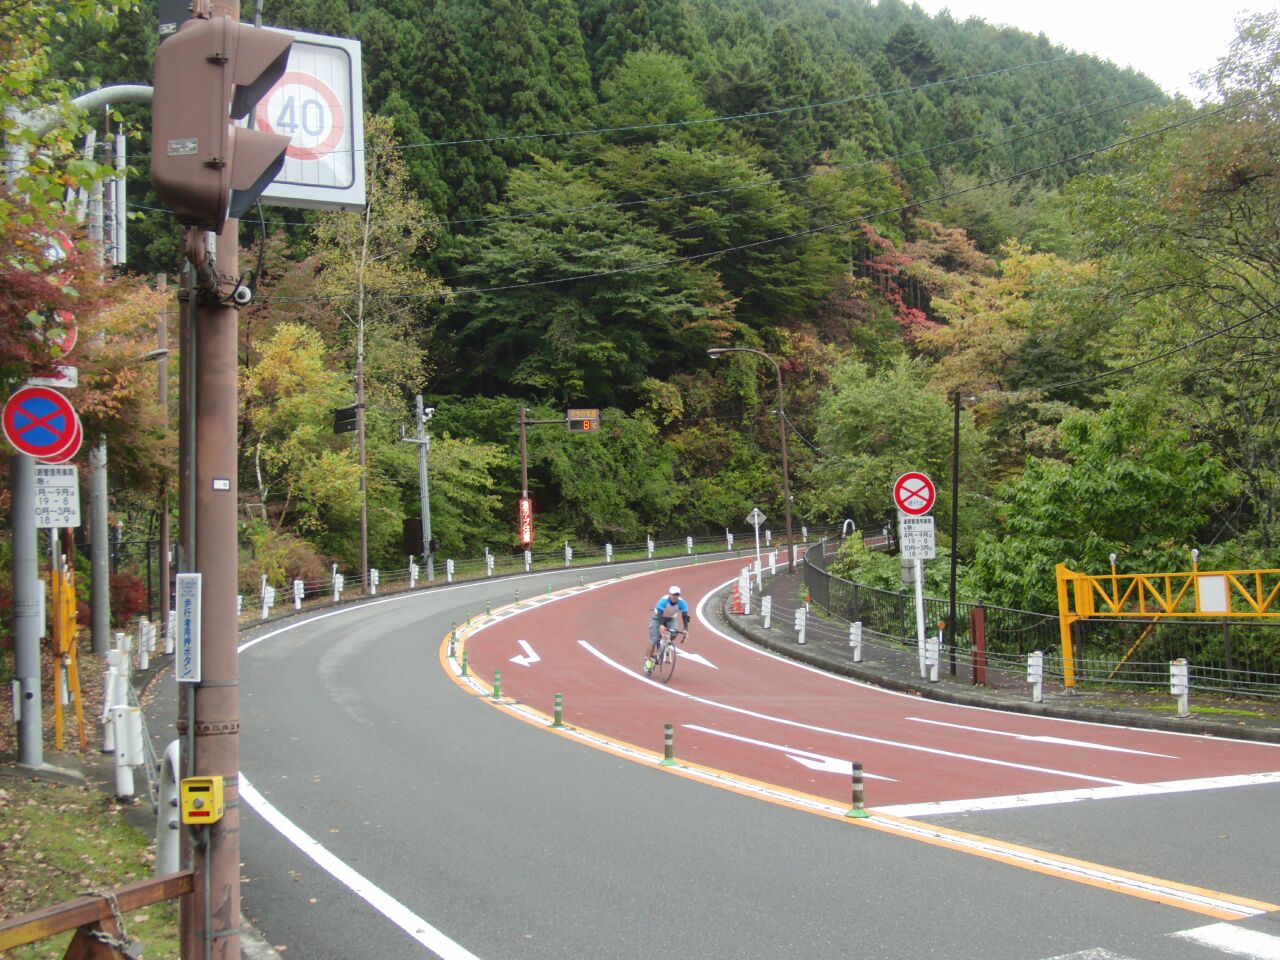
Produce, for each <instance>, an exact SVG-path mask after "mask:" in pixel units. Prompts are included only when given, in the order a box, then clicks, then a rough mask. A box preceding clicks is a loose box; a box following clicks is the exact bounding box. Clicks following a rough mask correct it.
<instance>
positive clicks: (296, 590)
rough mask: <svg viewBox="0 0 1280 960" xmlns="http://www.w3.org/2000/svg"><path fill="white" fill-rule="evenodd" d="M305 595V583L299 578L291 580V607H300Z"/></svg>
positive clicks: (296, 608) (299, 608)
mask: <svg viewBox="0 0 1280 960" xmlns="http://www.w3.org/2000/svg"><path fill="white" fill-rule="evenodd" d="M306 595H307V585H306V584H305V583H303V582H302V581H301V580H294V581H293V609H295V610H301V609H302V598H303V597H305V596H306Z"/></svg>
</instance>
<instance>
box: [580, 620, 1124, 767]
mask: <svg viewBox="0 0 1280 960" xmlns="http://www.w3.org/2000/svg"><path fill="white" fill-rule="evenodd" d="M578 643H579V644H580V645H581V646H582V648H583V649H584V650H586V651H587V652H588V653H590V654H591V655H592V656H595V657H597V658H599V659H600V660H601V661H602V662H603V663H606V664H608V665H609V666H611V667H613V669H615V670H617V671H619V672H621V673H625V674H627V676H630V677H635V678H637V679H639V680H645V681H646V682H648V683H649V684H651V685H652V686H653V687H655V688H656V689H659V690H665V691H666V692H667V693H669V694H671V695H672V696H675V697H684V698H685V699H686V700H691V701H693V702H694V703H702V704H705V705H707V706H708V707H715V708H716V709H719V710H728V711H729V712H730V713H737V714H740V715H741V716H744V717H755V718H756V719H758V720H768V721H771V722H772V723H781V724H784V725H786V726H788V727H798V728H800V729H801V730H813V731H815V732H817V733H829V734H831V735H832V736H836V737H845V738H847V739H849V740H860V741H862V742H863V743H878V744H881V745H882V746H886V747H897V748H899V749H901V750H916V751H918V752H920V753H928V754H933V755H935V756H939V757H950V758H952V759H954V760H968V761H971V762H973V763H989V764H991V765H992V766H997V767H1010V768H1012V769H1014V770H1029V771H1031V772H1032V773H1044V774H1048V775H1050V776H1054V777H1067V778H1068V779H1071V780H1088V781H1091V782H1093V783H1106V784H1111V785H1112V786H1118V785H1127V784H1128V781H1126V780H1112V779H1111V778H1109V777H1095V776H1092V775H1090V774H1087V773H1075V772H1073V771H1070V770H1054V769H1053V768H1051V767H1037V766H1034V765H1032V764H1028V763H1014V762H1012V761H1010V760H998V759H996V758H995V757H979V756H975V755H974V754H971V753H956V752H955V751H954V750H939V749H938V748H936V747H926V746H922V745H921V744H918V743H905V742H903V741H901V740H886V739H884V738H882V737H869V736H866V735H864V734H859V733H850V732H848V731H847V730H833V729H831V728H830V727H819V726H814V725H813V724H809V723H801V722H800V721H799V720H788V719H787V718H786V717H774V716H770V715H769V714H767V713H759V712H757V711H755V710H748V709H746V708H745V707H735V706H734V705H733V704H729V703H721V702H720V701H718V700H708V699H706V698H705V697H695V696H694V695H693V694H691V693H685V692H684V691H683V690H677V689H675V688H674V687H671V686H667V685H664V684H661V683H656V682H655V681H653V680H649V679H648V678H647V677H644V676H641V675H640V674H638V673H636V672H635V671H634V670H629V669H627V668H626V667H624V666H623V665H622V664H620V663H618V661H616V660H613V659H610V658H609V657H608V656H606V655H605V654H603V653H601V652H600V651H599V650H597V649H596V648H595V647H593V646H592V645H591V644H590V643H588V642H587V641H586V640H579V641H578Z"/></svg>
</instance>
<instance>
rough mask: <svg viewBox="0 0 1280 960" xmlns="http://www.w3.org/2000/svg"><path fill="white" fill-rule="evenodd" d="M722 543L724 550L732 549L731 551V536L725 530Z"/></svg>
mask: <svg viewBox="0 0 1280 960" xmlns="http://www.w3.org/2000/svg"><path fill="white" fill-rule="evenodd" d="M724 543H725V547H724V548H725V549H726V550H732V549H733V534H732V533H730V532H729V531H728V530H726V531H725V532H724Z"/></svg>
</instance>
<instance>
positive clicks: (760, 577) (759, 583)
mask: <svg viewBox="0 0 1280 960" xmlns="http://www.w3.org/2000/svg"><path fill="white" fill-rule="evenodd" d="M751 572H752V574H753V575H754V576H755V578H756V590H763V589H764V569H763V568H762V567H761V565H760V558H759V557H756V559H755V562H754V563H753V564H752V568H751Z"/></svg>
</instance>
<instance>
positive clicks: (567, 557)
mask: <svg viewBox="0 0 1280 960" xmlns="http://www.w3.org/2000/svg"><path fill="white" fill-rule="evenodd" d="M572 563H573V547H571V546H569V541H568V540H566V541H565V542H564V565H565V566H566V567H567V566H569V565H570V564H572Z"/></svg>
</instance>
